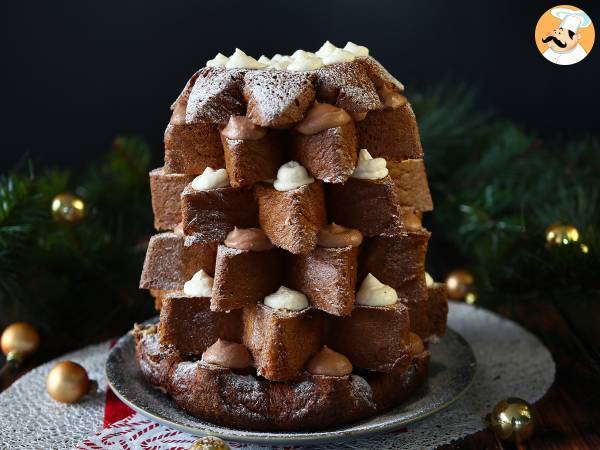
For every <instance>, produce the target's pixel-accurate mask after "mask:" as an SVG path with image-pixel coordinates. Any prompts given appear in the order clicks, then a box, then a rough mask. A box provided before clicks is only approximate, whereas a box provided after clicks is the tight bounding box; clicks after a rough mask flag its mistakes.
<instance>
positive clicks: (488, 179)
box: [411, 85, 600, 305]
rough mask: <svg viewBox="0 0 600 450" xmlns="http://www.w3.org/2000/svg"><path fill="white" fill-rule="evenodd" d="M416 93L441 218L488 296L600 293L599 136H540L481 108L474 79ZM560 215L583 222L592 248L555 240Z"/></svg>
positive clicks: (587, 297) (446, 236)
mask: <svg viewBox="0 0 600 450" xmlns="http://www.w3.org/2000/svg"><path fill="white" fill-rule="evenodd" d="M411 99H412V104H413V107H414V109H415V113H416V115H417V118H418V120H419V128H420V132H421V139H422V142H423V147H424V149H425V157H426V164H427V171H428V176H429V181H430V186H431V190H432V195H433V197H434V203H435V212H434V214H433V222H434V224H433V226H434V227H435V231H436V232H440V235H441V236H440V237H441V238H442V239H443V240H446V241H449V242H451V243H452V245H453V248H454V249H455V250H456V252H457V253H458V255H457V257H458V258H459V259H461V260H463V261H465V262H466V264H467V268H468V269H469V270H471V272H473V273H474V274H475V278H476V283H477V290H478V294H479V298H480V299H481V301H482V302H483V303H484V304H488V305H498V304H505V303H506V302H510V301H522V300H526V299H536V300H548V299H552V298H556V299H561V300H562V299H565V298H569V299H571V300H572V301H598V300H600V235H599V230H600V228H599V225H600V208H599V205H598V201H599V200H600V197H599V195H600V143H599V141H598V139H596V138H593V137H591V136H585V137H582V138H581V139H579V140H577V141H566V140H565V139H562V138H561V137H554V138H553V139H549V140H542V139H540V138H539V137H537V136H536V135H534V134H532V133H528V132H526V131H524V130H523V129H522V128H521V127H520V126H518V125H517V124H515V123H513V122H509V121H506V120H500V119H496V118H495V117H494V115H493V114H492V113H491V112H489V111H479V110H478V108H477V93H476V89H473V88H472V87H469V86H467V85H462V86H461V85H459V86H452V88H449V87H448V86H443V87H437V88H434V89H430V90H428V91H424V92H422V93H420V94H418V95H416V96H413V97H412V98H411ZM557 222H560V223H568V224H572V225H574V226H575V227H577V228H578V230H579V232H580V234H581V238H580V241H579V243H585V244H586V245H587V247H588V248H589V252H588V253H584V252H582V250H581V246H580V245H579V243H575V244H572V245H566V246H558V247H548V246H547V245H546V240H545V230H546V228H547V227H548V226H550V225H551V224H553V223H557ZM434 237H435V233H434ZM440 275H443V274H440Z"/></svg>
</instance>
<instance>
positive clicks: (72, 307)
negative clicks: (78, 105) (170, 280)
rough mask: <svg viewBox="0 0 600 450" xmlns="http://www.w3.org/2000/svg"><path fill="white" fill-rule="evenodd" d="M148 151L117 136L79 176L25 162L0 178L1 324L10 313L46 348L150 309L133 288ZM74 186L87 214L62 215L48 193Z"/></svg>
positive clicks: (93, 336)
mask: <svg viewBox="0 0 600 450" xmlns="http://www.w3.org/2000/svg"><path fill="white" fill-rule="evenodd" d="M149 159H150V152H149V149H148V147H147V145H146V144H145V143H144V142H143V141H142V140H140V139H137V138H118V139H116V140H115V142H114V144H113V147H112V148H111V149H110V150H109V151H108V153H107V154H106V157H105V160H104V161H103V162H102V163H100V164H95V165H92V166H91V167H90V168H89V169H88V170H86V171H84V172H83V173H82V174H81V176H75V175H74V174H72V173H70V172H69V171H66V170H48V171H46V172H44V173H43V174H36V173H35V171H34V168H33V166H32V165H31V164H29V165H28V166H27V167H26V168H21V169H20V170H16V171H14V172H13V173H10V174H7V175H5V176H2V177H1V178H0V311H2V314H1V315H0V329H1V328H2V327H3V326H4V325H6V324H7V323H10V322H12V321H15V320H25V321H28V322H30V323H32V324H34V325H35V326H36V327H38V329H40V331H41V332H42V333H43V336H44V337H46V338H49V339H44V340H43V343H44V346H45V347H46V351H48V352H50V353H53V352H56V351H64V350H66V349H69V348H73V347H78V346H81V345H83V344H84V343H87V342H92V341H93V340H97V339H98V338H100V337H104V336H106V337H108V336H110V333H112V334H113V335H114V334H116V333H118V332H122V331H124V330H126V329H127V328H129V327H130V326H131V323H132V322H133V321H134V320H139V319H141V318H144V317H147V316H148V315H149V314H151V302H150V301H149V300H148V299H146V298H144V297H145V294H144V293H143V292H141V291H139V290H138V289H137V280H138V279H139V275H140V269H141V265H142V262H143V258H144V252H145V247H146V240H147V238H148V236H149V235H150V234H151V233H152V212H151V209H150V206H149V205H150V193H149V186H148V170H149ZM62 192H74V193H76V194H77V195H79V196H80V197H81V198H82V199H83V200H84V202H85V204H86V208H87V215H86V217H85V218H84V219H83V220H82V221H81V222H79V223H76V224H72V225H65V224H63V223H60V222H57V221H55V220H54V219H53V218H52V214H51V210H50V206H51V203H52V199H53V198H54V196H56V195H57V194H59V193H62Z"/></svg>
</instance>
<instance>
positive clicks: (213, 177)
mask: <svg viewBox="0 0 600 450" xmlns="http://www.w3.org/2000/svg"><path fill="white" fill-rule="evenodd" d="M192 187H193V188H194V189H195V190H197V191H208V190H210V189H217V188H224V187H229V175H227V171H226V170H225V169H217V170H214V169H213V168H212V167H207V168H206V169H204V172H202V175H198V176H197V177H196V178H194V180H193V181H192Z"/></svg>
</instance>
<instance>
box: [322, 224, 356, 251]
mask: <svg viewBox="0 0 600 450" xmlns="http://www.w3.org/2000/svg"><path fill="white" fill-rule="evenodd" d="M362 240H363V235H362V233H361V232H360V231H358V230H355V229H353V228H346V227H344V226H342V225H338V224H336V223H331V224H329V225H326V226H325V227H323V228H321V230H319V237H318V241H317V245H319V247H327V248H342V247H358V246H359V245H360V244H361V243H362Z"/></svg>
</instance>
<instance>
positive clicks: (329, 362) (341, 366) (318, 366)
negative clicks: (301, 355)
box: [306, 346, 352, 377]
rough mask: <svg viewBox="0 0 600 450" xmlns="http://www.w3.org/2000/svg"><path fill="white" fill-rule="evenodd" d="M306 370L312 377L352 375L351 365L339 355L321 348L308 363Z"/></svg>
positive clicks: (326, 348) (324, 347)
mask: <svg viewBox="0 0 600 450" xmlns="http://www.w3.org/2000/svg"><path fill="white" fill-rule="evenodd" d="M306 370H307V372H309V373H311V374H313V375H326V376H330V377H345V376H347V375H350V374H351V373H352V363H351V362H350V360H349V359H348V358H346V357H345V356H344V355H342V354H341V353H338V352H334V351H333V350H331V349H330V348H328V347H327V346H323V348H322V349H321V350H320V351H319V353H317V354H316V355H315V356H313V357H312V358H311V359H310V361H308V364H307V365H306Z"/></svg>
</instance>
